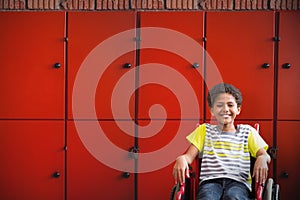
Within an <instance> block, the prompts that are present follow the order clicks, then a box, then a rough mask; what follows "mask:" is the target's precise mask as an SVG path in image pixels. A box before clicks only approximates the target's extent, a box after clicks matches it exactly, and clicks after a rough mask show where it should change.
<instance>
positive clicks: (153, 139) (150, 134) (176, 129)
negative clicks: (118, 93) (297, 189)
mask: <svg viewBox="0 0 300 200" xmlns="http://www.w3.org/2000/svg"><path fill="white" fill-rule="evenodd" d="M138 123H139V136H140V138H139V146H140V154H139V160H138V171H139V172H140V173H139V174H138V199H143V200H151V199H157V198H159V199H168V198H170V192H171V188H172V186H173V185H174V178H173V176H172V170H173V165H174V161H175V160H176V158H177V157H178V156H179V155H181V154H183V153H184V152H185V150H186V149H187V148H188V146H189V143H188V141H187V140H186V139H185V137H186V136H187V135H188V134H189V133H191V132H192V131H193V130H194V129H195V128H196V127H197V124H198V123H199V121H197V120H166V121H160V120H152V121H150V120H139V121H138ZM146 126H149V127H148V128H147V127H146Z"/></svg>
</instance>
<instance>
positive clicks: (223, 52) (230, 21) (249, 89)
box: [206, 12, 274, 119]
mask: <svg viewBox="0 0 300 200" xmlns="http://www.w3.org/2000/svg"><path fill="white" fill-rule="evenodd" d="M273 37H274V12H256V13H254V12H208V13H207V53H208V57H210V58H211V59H208V61H209V62H207V68H206V71H207V80H206V84H207V85H208V87H210V86H212V85H214V84H216V83H218V82H220V77H219V76H218V75H219V74H220V76H221V81H224V82H228V83H231V84H233V85H235V86H236V87H238V88H239V89H240V90H241V92H242V94H243V99H244V101H243V105H242V112H241V114H240V115H239V117H238V118H239V119H272V118H273V102H274V100H273V97H274V92H273V91H274V79H273V78H274V65H273V51H274V50H273ZM207 111H209V110H207ZM208 115H210V113H209V112H208Z"/></svg>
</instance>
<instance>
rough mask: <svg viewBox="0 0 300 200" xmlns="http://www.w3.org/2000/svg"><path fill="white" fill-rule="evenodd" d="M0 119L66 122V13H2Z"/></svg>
mask: <svg viewBox="0 0 300 200" xmlns="http://www.w3.org/2000/svg"><path fill="white" fill-rule="evenodd" d="M0 26H1V37H0V43H1V45H0V52H1V54H0V63H1V66H2V67H1V68H0V80H1V84H0V93H1V100H0V110H1V112H0V118H5V119H12V118H17V119H21V118H22V119H23V118H27V119H28V118H33V119H37V118H45V119H54V118H55V119H62V118H64V73H65V67H64V35H65V13H64V12H1V13H0Z"/></svg>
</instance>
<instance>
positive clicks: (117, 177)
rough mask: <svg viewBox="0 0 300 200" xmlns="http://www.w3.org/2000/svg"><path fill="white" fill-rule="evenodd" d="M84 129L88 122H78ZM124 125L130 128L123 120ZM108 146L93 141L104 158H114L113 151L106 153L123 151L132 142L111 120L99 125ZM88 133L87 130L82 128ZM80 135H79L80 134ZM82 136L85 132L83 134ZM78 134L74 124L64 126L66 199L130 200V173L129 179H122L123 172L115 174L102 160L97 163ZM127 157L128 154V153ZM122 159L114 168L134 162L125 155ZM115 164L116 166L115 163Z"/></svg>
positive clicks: (132, 197)
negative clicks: (66, 134)
mask: <svg viewBox="0 0 300 200" xmlns="http://www.w3.org/2000/svg"><path fill="white" fill-rule="evenodd" d="M81 123H83V124H81V125H85V126H87V127H91V125H92V124H93V123H98V122H97V121H96V122H92V121H84V122H81ZM119 123H123V125H124V126H127V128H129V127H134V126H133V123H132V122H128V121H123V122H119ZM99 126H101V127H102V130H103V131H104V133H103V134H105V135H106V136H107V137H108V138H109V140H110V141H111V142H112V143H111V145H112V146H109V147H107V146H103V145H101V141H99V142H97V140H95V142H96V144H95V145H97V147H99V148H98V150H99V151H101V152H105V153H108V154H109V157H108V159H111V160H113V159H115V157H116V155H115V154H114V153H115V152H113V151H109V148H121V149H123V150H125V151H127V150H129V149H130V148H131V147H132V146H133V142H134V139H133V137H130V136H128V135H126V134H125V133H124V132H123V131H122V130H120V129H119V128H118V126H117V125H116V122H114V121H102V122H99ZM86 130H88V128H87V129H86ZM81 134H82V133H81ZM83 134H86V133H83ZM79 135H80V134H79V131H78V130H77V129H76V127H75V126H74V122H69V123H68V138H67V144H68V155H67V163H68V165H67V183H68V184H67V194H68V199H69V200H77V199H78V200H82V199H90V200H98V199H134V174H132V173H131V174H129V177H127V178H125V177H124V176H123V173H124V171H119V170H118V169H116V168H117V167H116V166H107V162H106V161H105V160H98V159H96V157H93V155H95V154H91V153H90V152H91V149H90V146H88V145H86V143H83V140H81V137H82V135H81V137H79ZM84 144H85V145H86V146H84ZM128 155H129V153H128ZM128 155H127V156H125V157H123V160H121V159H120V160H119V162H116V163H117V164H116V165H119V164H121V165H122V162H123V163H124V165H125V162H126V163H127V162H131V163H132V164H134V159H132V158H130V157H129V156H128ZM118 163H119V164H118Z"/></svg>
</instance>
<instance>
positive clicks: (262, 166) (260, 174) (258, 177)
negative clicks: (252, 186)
mask: <svg viewBox="0 0 300 200" xmlns="http://www.w3.org/2000/svg"><path fill="white" fill-rule="evenodd" d="M269 162H270V157H269V156H268V155H260V156H258V157H257V158H256V161H255V164H254V169H253V177H255V181H256V182H258V183H259V184H264V183H265V181H266V180H267V178H268V169H269V168H268V163H269Z"/></svg>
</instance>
